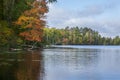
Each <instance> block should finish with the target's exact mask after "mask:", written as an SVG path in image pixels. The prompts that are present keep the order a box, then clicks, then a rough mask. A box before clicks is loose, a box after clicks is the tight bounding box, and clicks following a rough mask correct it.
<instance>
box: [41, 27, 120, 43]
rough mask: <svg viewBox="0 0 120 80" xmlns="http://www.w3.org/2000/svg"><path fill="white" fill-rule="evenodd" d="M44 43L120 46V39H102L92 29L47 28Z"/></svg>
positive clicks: (117, 37)
mask: <svg viewBox="0 0 120 80" xmlns="http://www.w3.org/2000/svg"><path fill="white" fill-rule="evenodd" d="M43 41H44V43H46V44H68V45H120V38H119V36H116V37H115V38H113V39H112V38H109V37H102V36H101V35H100V34H99V33H98V32H97V31H94V30H92V29H90V28H87V27H85V28H78V27H72V28H69V27H66V28H65V29H56V28H45V29H44V40H43Z"/></svg>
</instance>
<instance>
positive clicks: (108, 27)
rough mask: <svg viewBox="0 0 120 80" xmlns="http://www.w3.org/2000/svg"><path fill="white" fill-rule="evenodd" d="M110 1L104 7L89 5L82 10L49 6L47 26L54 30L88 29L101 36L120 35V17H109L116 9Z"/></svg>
mask: <svg viewBox="0 0 120 80" xmlns="http://www.w3.org/2000/svg"><path fill="white" fill-rule="evenodd" d="M110 1H111V3H109V4H106V5H100V4H96V5H89V6H86V7H84V8H83V9H82V10H70V9H63V8H58V7H54V5H50V6H49V7H50V12H49V13H48V14H47V16H48V17H47V21H48V25H49V26H51V27H56V28H64V27H66V26H70V27H73V26H80V27H90V28H92V29H94V30H96V31H98V32H100V34H102V35H103V36H112V37H114V36H116V35H120V30H119V27H120V23H119V18H120V16H118V17H116V18H114V19H112V18H111V15H112V16H114V15H115V14H113V12H112V11H114V9H116V8H117V7H118V3H117V2H116V1H115V2H114V1H113V0H110ZM112 3H113V4H112ZM109 12H110V13H109Z"/></svg>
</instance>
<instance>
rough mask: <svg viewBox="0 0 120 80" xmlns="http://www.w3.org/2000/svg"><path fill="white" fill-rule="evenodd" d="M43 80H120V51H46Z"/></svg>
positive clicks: (44, 53)
mask: <svg viewBox="0 0 120 80" xmlns="http://www.w3.org/2000/svg"><path fill="white" fill-rule="evenodd" d="M42 53H43V56H44V58H43V60H44V71H45V76H44V79H43V80H120V50H119V49H116V50H113V49H112V50H111V49H63V48H62V49H59V48H56V49H45V50H44V51H43V52H42Z"/></svg>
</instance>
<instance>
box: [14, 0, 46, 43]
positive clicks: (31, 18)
mask: <svg viewBox="0 0 120 80" xmlns="http://www.w3.org/2000/svg"><path fill="white" fill-rule="evenodd" d="M27 5H30V6H31V9H29V10H26V11H25V12H24V13H23V14H22V15H21V16H20V17H19V18H18V20H17V21H16V22H15V23H16V24H17V25H19V26H20V28H21V29H22V31H21V32H20V34H19V35H20V36H22V37H23V38H24V39H25V40H28V41H35V42H41V40H42V35H43V28H44V27H45V24H46V22H45V20H44V18H45V14H46V13H47V12H48V7H47V1H46V0H34V1H33V2H32V3H27Z"/></svg>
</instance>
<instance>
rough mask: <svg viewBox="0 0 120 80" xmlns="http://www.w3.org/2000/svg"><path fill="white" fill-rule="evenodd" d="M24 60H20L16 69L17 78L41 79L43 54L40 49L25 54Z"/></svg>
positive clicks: (19, 79)
mask: <svg viewBox="0 0 120 80" xmlns="http://www.w3.org/2000/svg"><path fill="white" fill-rule="evenodd" d="M23 58H24V61H22V62H19V65H18V69H17V70H16V77H17V80H39V78H40V75H41V70H42V69H41V68H42V67H41V65H42V56H41V53H40V51H31V52H27V53H26V54H24V57H23Z"/></svg>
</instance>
